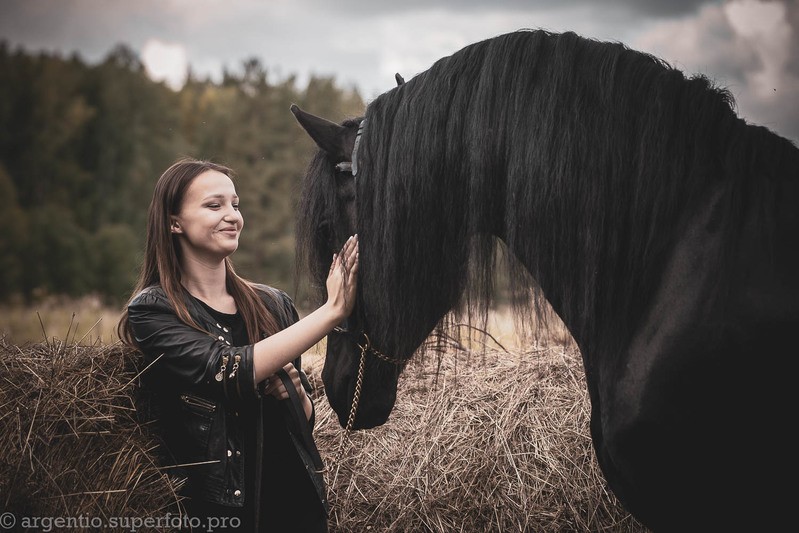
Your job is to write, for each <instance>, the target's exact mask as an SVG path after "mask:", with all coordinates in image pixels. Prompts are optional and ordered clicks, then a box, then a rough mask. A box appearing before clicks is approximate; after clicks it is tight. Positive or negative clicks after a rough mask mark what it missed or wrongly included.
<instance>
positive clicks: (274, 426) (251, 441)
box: [197, 299, 327, 532]
mask: <svg viewBox="0 0 799 533" xmlns="http://www.w3.org/2000/svg"><path fill="white" fill-rule="evenodd" d="M197 301H198V302H199V303H200V304H201V305H202V306H203V307H204V308H205V309H206V311H208V313H210V315H211V316H212V317H214V319H216V320H217V321H219V324H220V325H221V326H222V327H226V328H228V329H229V330H230V332H231V335H232V337H233V344H234V346H245V345H248V344H252V342H251V341H250V340H249V337H248V336H247V327H246V325H245V323H244V319H243V318H242V316H241V314H240V313H239V312H236V313H235V314H229V313H222V312H221V311H217V310H216V309H214V308H213V307H211V306H209V305H208V304H206V303H205V302H203V301H202V300H199V299H197ZM280 401H288V400H280ZM261 403H262V409H263V410H262V413H263V426H264V443H263V459H262V463H261V464H262V469H263V471H262V475H261V479H262V486H261V491H260V493H261V498H260V499H261V510H260V513H259V514H260V516H261V519H260V526H261V527H260V528H259V529H260V531H262V532H263V531H274V528H275V526H276V524H292V523H294V524H295V525H296V526H297V529H296V531H325V530H326V524H327V519H326V518H325V517H324V516H323V515H322V514H321V513H317V512H315V509H316V507H317V506H315V505H312V503H313V501H314V499H315V498H316V494H315V489H314V487H313V485H312V484H311V482H310V481H309V479H308V476H307V475H305V472H304V468H305V466H304V465H303V463H302V461H301V459H300V458H299V456H298V455H297V450H296V448H295V447H294V445H293V444H292V443H291V440H290V439H291V436H290V434H289V432H288V429H287V428H286V421H285V419H284V417H283V412H282V411H281V410H280V409H279V400H277V399H275V398H274V397H273V396H265V397H264V398H263V399H262V401H261ZM257 416H258V408H257V405H255V406H254V408H253V409H251V410H243V411H242V412H241V416H239V417H238V418H237V421H238V422H239V423H240V424H241V425H242V426H241V435H242V438H243V442H242V452H243V454H244V457H255V449H256V434H255V420H256V418H255V417H257ZM254 466H255V465H254V464H252V465H250V466H249V467H248V466H247V465H246V464H245V465H244V469H245V470H244V471H245V473H246V474H245V494H248V495H250V497H247V498H246V499H245V500H244V507H242V508H234V507H227V508H224V509H214V512H221V511H224V515H220V516H228V517H234V516H236V517H239V518H240V520H241V523H242V527H241V528H239V530H240V531H252V523H251V520H252V519H251V517H252V516H253V515H254V513H253V509H254V507H253V506H254V505H255V502H254V501H253V499H254V496H253V495H254V494H255V475H254V474H255V471H254V468H253V467H254ZM201 505H203V506H206V505H208V504H207V503H205V502H204V503H202V504H201ZM207 512H208V509H205V510H204V512H203V514H206V513H207ZM206 516H214V515H213V514H206ZM292 527H293V526H292ZM291 531H294V530H293V529H291Z"/></svg>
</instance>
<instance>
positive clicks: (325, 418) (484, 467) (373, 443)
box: [315, 347, 647, 533]
mask: <svg viewBox="0 0 799 533" xmlns="http://www.w3.org/2000/svg"><path fill="white" fill-rule="evenodd" d="M425 359H426V360H420V361H417V362H414V363H412V364H411V366H409V367H408V369H407V370H406V372H405V374H403V377H402V378H401V380H400V387H399V391H398V399H397V404H396V407H395V410H394V412H393V413H392V415H391V417H390V419H389V421H388V422H387V423H386V424H385V425H383V426H381V427H378V428H374V429H370V430H367V431H355V432H351V433H350V434H349V435H348V437H347V438H343V437H344V433H343V431H344V430H343V429H341V427H340V426H339V424H338V421H337V419H336V417H335V414H334V413H333V412H332V410H331V408H330V407H329V404H328V403H327V401H326V400H324V398H323V397H320V399H319V400H318V401H317V402H316V406H317V417H318V419H317V420H318V422H317V426H316V430H315V435H316V439H317V443H318V445H319V448H320V451H321V452H322V455H323V458H324V459H325V463H326V465H327V470H328V472H327V479H328V483H329V485H330V486H329V491H330V497H331V498H330V499H331V504H332V513H331V519H330V524H331V530H332V531H346V532H363V531H381V532H410V531H412V532H424V531H435V532H451V531H466V532H482V531H491V532H495V531H502V532H506V531H525V532H528V531H529V532H537V533H540V532H548V531H558V532H562V531H613V532H645V531H647V530H646V529H645V528H644V527H643V526H642V525H641V524H640V523H638V522H636V521H635V520H634V519H633V518H632V517H631V516H630V515H629V514H628V513H627V512H626V511H624V509H622V508H621V507H620V505H619V504H618V502H617V501H616V499H615V498H614V497H613V495H612V494H610V493H609V492H608V489H607V488H606V484H605V481H604V478H603V477H602V474H601V472H600V470H599V467H598V465H597V463H596V459H595V454H594V451H593V448H592V445H591V440H590V435H589V430H588V422H589V409H590V407H589V400H588V397H587V391H586V388H585V380H584V374H583V370H582V366H581V362H580V358H579V353H578V352H577V351H576V350H575V349H573V348H563V347H557V348H550V349H543V348H542V349H537V350H536V351H532V352H526V353H514V354H510V353H502V352H485V353H483V354H482V355H481V356H475V355H474V354H464V353H463V352H460V353H455V354H453V353H448V354H445V355H443V356H438V357H436V356H429V355H428V356H427V357H426V358H425ZM315 381H317V380H315ZM317 385H320V388H321V383H319V382H317ZM320 395H321V391H320ZM361 401H362V402H368V401H369V399H368V398H363V399H362V400H361Z"/></svg>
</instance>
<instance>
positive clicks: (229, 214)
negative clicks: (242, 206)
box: [224, 206, 242, 221]
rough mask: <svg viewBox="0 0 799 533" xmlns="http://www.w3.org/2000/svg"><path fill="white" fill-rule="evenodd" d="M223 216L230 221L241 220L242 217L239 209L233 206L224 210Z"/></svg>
mask: <svg viewBox="0 0 799 533" xmlns="http://www.w3.org/2000/svg"><path fill="white" fill-rule="evenodd" d="M224 218H225V220H230V221H234V220H241V219H242V216H241V211H239V210H238V209H236V208H234V207H233V206H230V207H228V208H227V209H226V210H225V217H224Z"/></svg>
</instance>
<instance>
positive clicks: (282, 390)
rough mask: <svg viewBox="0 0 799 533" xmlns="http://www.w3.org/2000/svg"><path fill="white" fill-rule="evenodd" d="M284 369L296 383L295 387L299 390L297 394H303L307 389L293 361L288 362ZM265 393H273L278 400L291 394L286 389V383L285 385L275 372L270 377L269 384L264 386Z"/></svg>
mask: <svg viewBox="0 0 799 533" xmlns="http://www.w3.org/2000/svg"><path fill="white" fill-rule="evenodd" d="M283 370H285V371H286V373H287V374H288V375H289V377H290V378H291V383H292V384H293V385H294V388H295V389H296V390H297V394H303V393H304V392H305V389H303V387H302V381H301V380H300V373H299V372H298V371H297V368H296V367H295V366H294V364H293V363H288V364H287V365H285V366H284V367H283ZM264 394H266V395H271V396H274V397H275V398H277V399H278V400H285V399H287V398H289V394H288V392H287V391H286V387H285V385H283V380H282V379H280V376H278V375H277V374H273V375H272V376H270V377H269V378H268V384H267V386H266V387H265V388H264Z"/></svg>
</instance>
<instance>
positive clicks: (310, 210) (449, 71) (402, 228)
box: [298, 30, 792, 343]
mask: <svg viewBox="0 0 799 533" xmlns="http://www.w3.org/2000/svg"><path fill="white" fill-rule="evenodd" d="M733 106H734V102H733V98H732V96H731V95H730V93H729V92H727V91H726V90H724V89H721V88H718V87H715V86H714V85H713V84H712V83H711V82H710V81H709V80H708V79H707V78H705V77H704V76H695V77H693V78H686V77H685V76H684V75H683V73H682V72H681V71H679V70H677V69H674V68H672V67H670V66H669V65H668V64H666V63H665V62H663V61H662V60H660V59H658V58H656V57H653V56H651V55H648V54H644V53H641V52H637V51H634V50H631V49H628V48H627V47H625V46H624V45H623V44H620V43H610V42H600V41H595V40H591V39H586V38H583V37H580V36H578V35H576V34H574V33H563V34H551V33H548V32H545V31H540V30H539V31H521V32H514V33H510V34H506V35H503V36H500V37H497V38H493V39H488V40H485V41H482V42H478V43H476V44H473V45H470V46H467V47H466V48H464V49H462V50H461V51H459V52H457V53H456V54H453V55H452V56H449V57H446V58H443V59H441V60H439V61H438V62H436V63H435V64H434V65H433V66H432V67H431V68H430V69H429V70H427V71H425V72H423V73H421V74H419V75H417V76H416V77H414V78H413V79H411V80H409V81H408V82H407V83H404V84H403V85H400V86H398V87H396V88H395V89H393V90H391V91H389V92H386V93H384V94H382V95H381V96H379V97H378V98H376V99H375V100H374V101H373V102H371V103H370V104H369V106H368V107H367V110H366V120H367V127H366V130H365V133H364V137H363V139H362V142H361V148H360V150H361V151H360V154H361V155H360V160H361V161H360V165H361V169H362V170H361V171H360V174H359V182H358V215H359V218H358V228H359V232H360V239H361V249H362V259H361V265H362V267H361V283H362V284H363V286H364V287H368V288H374V287H380V288H381V289H380V290H382V291H389V292H391V291H393V290H394V289H395V288H397V287H407V286H409V285H408V284H409V283H410V284H412V285H411V286H415V287H417V290H414V291H412V292H396V293H392V294H391V297H390V298H386V301H390V302H392V303H391V304H390V305H391V309H390V310H385V311H386V312H383V313H380V314H381V315H382V316H396V317H397V320H393V321H391V322H390V323H383V324H370V327H371V328H372V329H374V330H377V329H379V328H385V329H386V330H385V331H384V332H382V334H381V335H380V336H381V337H388V338H398V337H401V336H402V331H401V328H403V327H405V326H404V325H405V324H407V323H408V322H409V321H413V320H415V318H414V317H417V316H418V314H419V309H429V310H430V312H431V313H438V314H441V312H445V311H446V310H449V309H451V308H461V309H462V308H466V309H467V310H469V311H470V315H471V314H475V313H476V315H477V316H483V317H484V316H485V314H486V310H487V308H488V307H489V306H490V305H491V303H492V295H493V294H494V286H495V283H496V282H497V280H496V276H497V275H498V273H499V272H501V270H500V269H498V268H496V267H497V266H498V263H497V261H498V259H497V253H496V242H495V239H494V238H493V237H489V236H483V235H487V233H483V232H488V231H493V232H494V233H497V234H500V235H502V236H503V241H504V243H505V246H506V251H507V252H508V254H509V255H510V256H512V257H515V258H519V259H524V261H525V262H526V263H527V264H528V265H533V268H531V269H530V272H531V273H532V274H533V275H532V276H530V275H529V274H528V273H527V271H526V270H525V269H524V268H521V267H520V265H519V263H518V262H517V261H515V260H513V259H510V260H507V261H504V262H503V263H504V264H505V265H506V266H507V269H508V272H507V276H508V279H509V280H510V284H511V289H512V293H513V294H515V295H516V297H514V298H512V302H513V303H514V305H515V311H516V313H517V315H525V316H526V315H527V314H528V313H529V312H530V311H531V310H532V311H533V312H534V311H537V310H538V309H539V308H540V307H541V305H540V303H541V302H542V298H543V297H545V298H546V300H548V301H549V302H551V303H553V304H557V305H558V307H559V309H560V310H561V314H562V315H563V316H568V317H569V318H570V319H571V320H572V323H576V324H580V325H581V327H583V329H584V330H585V331H586V332H587V334H588V335H589V337H590V338H594V339H595V340H597V342H600V341H601V342H605V343H606V342H610V343H612V342H614V339H613V338H610V337H609V336H608V335H609V333H608V332H604V333H605V338H604V339H600V338H601V337H602V334H603V332H600V331H595V332H593V333H592V332H591V331H590V328H591V327H596V326H597V324H599V322H598V321H597V320H595V317H597V316H614V317H617V318H618V321H617V323H618V324H624V325H628V326H629V327H634V325H635V324H636V320H635V319H636V317H638V316H639V315H640V313H641V306H642V304H643V303H642V299H641V295H646V294H650V293H651V291H652V289H653V283H654V282H655V280H656V279H657V275H658V273H659V272H658V269H657V268H655V267H653V266H656V265H661V264H662V263H663V261H662V260H663V258H664V255H665V254H666V253H667V251H668V249H669V246H670V244H671V242H670V241H669V239H668V238H664V235H665V234H666V233H668V234H669V235H674V234H675V232H674V230H673V228H675V227H676V226H678V225H679V224H680V223H682V222H684V221H683V220H682V218H681V215H682V213H684V212H685V210H686V209H688V208H690V207H695V205H696V203H697V202H700V201H701V200H702V198H703V195H704V194H706V192H707V190H708V187H709V186H710V185H711V184H714V183H716V184H717V183H718V181H719V180H726V181H729V182H730V183H729V186H730V187H733V188H736V187H738V190H746V186H745V187H744V188H742V189H741V188H740V183H735V182H742V181H743V180H746V179H748V178H749V176H750V175H751V174H750V173H749V166H750V165H752V164H753V162H752V161H751V160H750V159H746V158H747V157H749V156H748V154H745V153H741V147H742V146H746V143H747V142H749V141H750V140H749V139H746V138H745V137H746V136H752V135H753V134H759V135H762V136H763V137H773V138H776V136H774V135H773V134H771V132H769V131H768V130H766V129H765V128H748V129H747V128H743V127H742V126H743V125H744V123H743V121H742V120H741V119H739V118H738V117H737V116H736V114H735V112H734V110H733ZM761 130H762V131H761ZM783 141H784V140H783ZM789 146H791V147H792V145H790V143H788V142H787V141H784V143H779V142H776V143H774V151H775V152H777V151H785V150H786V149H787V148H788V147H789ZM774 155H777V154H776V153H775V154H774ZM321 158H322V155H321V154H318V155H317V157H316V159H315V161H314V162H313V163H312V165H311V169H310V170H309V173H308V179H310V180H311V181H310V182H308V183H306V185H305V191H306V193H307V194H306V193H304V194H303V198H304V200H303V201H304V202H305V205H304V206H301V209H300V213H302V217H303V218H302V219H300V220H299V221H298V222H299V223H298V232H299V233H298V244H299V250H300V251H301V254H302V255H303V257H306V258H308V263H309V264H310V265H311V266H312V270H313V274H314V279H315V280H316V282H317V286H318V287H320V288H323V286H324V275H325V274H326V269H324V268H323V267H322V266H318V265H324V260H325V258H324V257H322V256H321V255H320V254H321V253H322V252H320V250H321V249H322V248H323V245H322V243H312V242H309V241H310V240H311V239H312V233H313V232H312V226H313V224H315V223H318V217H319V216H322V213H320V212H318V211H315V209H316V208H315V206H316V205H320V206H321V205H323V204H324V203H325V202H328V203H329V202H330V201H331V199H330V198H325V199H322V198H314V195H321V194H328V195H329V194H331V193H330V192H323V191H329V188H326V187H321V186H317V184H316V183H314V181H324V180H328V182H329V180H331V179H332V177H331V175H330V174H331V173H330V170H329V169H325V168H324V163H323V161H322V160H321ZM762 159H763V160H762V161H758V162H757V164H758V165H760V168H761V173H762V174H769V173H771V172H772V171H773V169H772V168H770V165H773V163H772V161H774V160H776V159H778V158H776V157H775V158H773V159H772V158H769V157H768V156H764V157H763V158H762ZM744 161H746V163H745V164H744ZM759 183H760V182H759ZM747 186H748V185H747ZM751 186H752V187H755V186H757V185H755V183H754V182H753V183H752V184H751ZM487 200H488V201H487ZM737 200H742V198H737ZM463 206H468V208H467V209H464V207H463ZM740 213H741V206H740V205H726V206H724V209H721V210H720V211H719V212H718V213H717V214H716V215H715V216H717V217H718V222H719V225H720V226H721V227H725V228H728V233H729V235H730V236H731V237H732V236H733V235H735V234H736V233H737V230H738V228H737V227H736V220H737V218H736V217H738V216H739V215H740ZM498 214H499V215H501V216H500V218H499V222H497V218H498ZM315 219H316V220H315ZM498 225H499V226H500V227H497V226H498ZM531 229H534V231H531ZM471 235H476V237H472V238H468V237H467V236H471ZM408 236H412V237H408ZM303 250H304V251H303ZM725 252H726V253H725V254H724V255H725V256H726V255H727V254H731V253H734V249H733V247H732V238H730V247H729V249H727V250H725ZM324 254H327V250H325V251H324ZM717 260H718V262H719V264H722V263H723V262H724V261H725V257H724V256H720V257H718V259H717ZM544 262H545V263H544ZM431 270H435V271H437V272H443V275H439V276H436V277H432V276H429V275H428V272H429V271H431ZM547 272H549V273H553V272H554V273H557V276H556V279H555V277H554V276H551V278H552V279H546V278H544V277H543V276H545V273H547ZM719 272H720V273H721V272H724V269H721V268H720V269H719ZM599 280H603V281H602V283H600V282H599ZM726 281H728V280H725V279H723V277H722V276H720V277H719V280H718V290H719V291H720V294H721V293H722V292H723V290H724V287H726V286H727V283H726ZM539 285H540V286H546V287H547V290H548V292H547V294H546V295H543V294H541V292H540V291H539V290H537V287H538V286H539ZM531 294H532V295H533V296H534V297H533V298H530V297H529V295H531ZM531 303H532V305H531ZM524 322H525V321H521V323H524ZM392 328H395V329H392ZM613 333H614V336H615V337H616V340H619V339H622V338H623V337H624V336H625V335H626V333H627V332H626V331H623V330H621V329H620V328H619V329H616V330H615V331H614V332H613Z"/></svg>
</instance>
